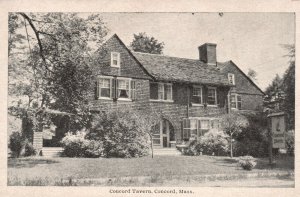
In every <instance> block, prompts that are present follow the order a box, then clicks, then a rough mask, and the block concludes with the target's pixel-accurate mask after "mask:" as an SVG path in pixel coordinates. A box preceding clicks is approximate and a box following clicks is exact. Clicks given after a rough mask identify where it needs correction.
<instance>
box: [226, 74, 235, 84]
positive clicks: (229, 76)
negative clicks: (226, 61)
mask: <svg viewBox="0 0 300 197" xmlns="http://www.w3.org/2000/svg"><path fill="white" fill-rule="evenodd" d="M228 81H229V83H230V84H232V85H235V77H234V74H232V73H228Z"/></svg>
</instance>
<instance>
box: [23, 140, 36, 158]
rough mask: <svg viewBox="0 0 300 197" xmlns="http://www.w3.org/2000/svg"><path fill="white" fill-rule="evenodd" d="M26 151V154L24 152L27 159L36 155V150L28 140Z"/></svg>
mask: <svg viewBox="0 0 300 197" xmlns="http://www.w3.org/2000/svg"><path fill="white" fill-rule="evenodd" d="M24 149H25V152H24V156H25V157H28V156H32V155H36V150H35V148H34V147H33V145H32V144H31V143H30V142H29V141H28V140H27V139H26V140H25V147H24Z"/></svg>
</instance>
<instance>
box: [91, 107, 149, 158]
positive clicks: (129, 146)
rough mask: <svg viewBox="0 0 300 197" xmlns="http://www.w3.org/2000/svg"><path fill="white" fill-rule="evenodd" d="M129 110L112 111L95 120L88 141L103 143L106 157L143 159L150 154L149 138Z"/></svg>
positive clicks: (132, 112)
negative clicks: (142, 157)
mask: <svg viewBox="0 0 300 197" xmlns="http://www.w3.org/2000/svg"><path fill="white" fill-rule="evenodd" d="M137 118H138V117H137V116H134V111H133V110H129V109H122V110H111V111H109V112H107V113H101V114H100V115H98V116H96V117H95V118H94V121H93V123H92V125H93V126H92V128H91V129H90V132H89V133H88V134H87V139H89V140H96V141H101V142H103V156H105V157H122V158H124V157H126V158H130V157H141V156H145V155H148V154H149V147H150V145H149V143H148V140H149V136H148V134H147V133H146V132H142V131H140V129H139V128H140V127H139V125H138V122H139V120H138V119H137Z"/></svg>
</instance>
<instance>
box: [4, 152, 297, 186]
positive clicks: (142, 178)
mask: <svg viewBox="0 0 300 197" xmlns="http://www.w3.org/2000/svg"><path fill="white" fill-rule="evenodd" d="M257 163H258V164H257V167H256V168H255V169H254V170H253V171H251V173H253V172H254V173H265V172H273V171H276V172H280V171H282V172H286V171H293V169H294V160H293V158H291V157H287V158H281V159H279V160H277V165H276V166H275V167H273V168H271V167H270V166H269V165H268V160H267V159H258V161H257ZM248 173H249V172H248V171H245V170H242V169H241V168H240V167H238V166H237V163H236V160H235V159H230V158H228V157H212V156H199V157H189V156H155V157H154V158H153V159H152V158H151V157H143V158H132V159H119V158H110V159H106V158H96V159H92V158H51V159H50V158H49V159H45V158H42V157H31V158H9V159H8V185H60V186H66V185H78V184H79V183H78V182H76V181H75V180H78V179H80V180H82V181H81V182H80V185H94V184H95V185H122V186H126V185H137V184H138V185H148V186H149V185H161V184H163V183H164V182H170V181H171V180H175V179H180V180H181V182H185V183H189V182H190V181H193V180H198V181H204V180H202V179H203V175H210V177H209V178H210V179H214V180H216V179H225V180H226V179H232V178H235V179H236V178H241V179H242V178H244V177H245V176H246V175H247V174H248ZM218 174H225V176H223V177H219V176H218ZM214 175H215V176H214ZM233 175H235V176H233ZM236 175H237V176H236ZM200 176H202V178H201V177H200ZM209 178H208V179H209ZM200 179H201V180H200Z"/></svg>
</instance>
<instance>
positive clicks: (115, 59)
mask: <svg viewBox="0 0 300 197" xmlns="http://www.w3.org/2000/svg"><path fill="white" fill-rule="evenodd" d="M110 58H111V60H110V66H111V67H118V68H119V67H120V53H117V52H111V57H110Z"/></svg>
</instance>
